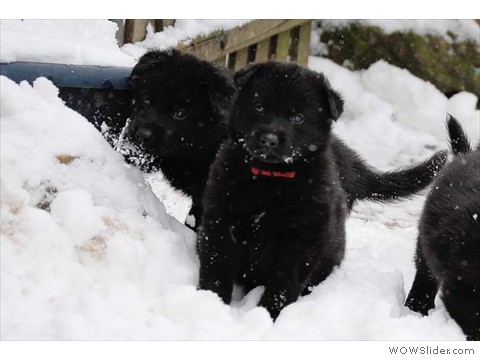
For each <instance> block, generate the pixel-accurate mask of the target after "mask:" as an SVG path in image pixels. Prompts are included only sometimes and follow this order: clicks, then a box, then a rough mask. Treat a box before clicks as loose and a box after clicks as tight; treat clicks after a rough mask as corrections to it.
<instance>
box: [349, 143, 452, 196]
mask: <svg viewBox="0 0 480 360" xmlns="http://www.w3.org/2000/svg"><path fill="white" fill-rule="evenodd" d="M446 160H447V152H446V151H439V152H437V153H435V154H434V155H433V156H432V157H431V158H430V159H428V160H426V161H424V162H422V163H420V164H417V165H414V166H411V167H406V168H403V169H396V170H393V171H387V172H379V171H377V170H375V169H372V168H366V169H365V172H364V178H363V181H362V182H363V187H362V188H363V192H362V193H361V194H358V198H357V199H358V200H373V201H388V200H396V199H401V198H408V197H409V196H411V195H414V194H416V193H417V192H419V191H420V190H422V189H424V188H426V187H427V186H428V185H429V184H430V183H431V182H432V180H433V179H434V178H435V176H437V174H438V172H439V170H440V169H441V168H442V167H443V165H445V162H446Z"/></svg>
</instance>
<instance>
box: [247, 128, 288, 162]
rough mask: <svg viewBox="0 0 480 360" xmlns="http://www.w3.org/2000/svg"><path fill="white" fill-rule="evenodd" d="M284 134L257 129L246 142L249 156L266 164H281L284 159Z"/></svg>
mask: <svg viewBox="0 0 480 360" xmlns="http://www.w3.org/2000/svg"><path fill="white" fill-rule="evenodd" d="M284 145H285V134H284V133H283V132H282V131H279V130H277V129H268V128H267V129H259V130H256V131H254V132H253V133H252V134H251V135H250V136H249V138H248V140H247V148H248V151H249V152H250V154H251V155H252V156H253V157H255V158H258V159H259V160H263V161H266V162H281V161H282V158H283V157H284V155H285V154H284V150H285V149H284V148H285V146H284Z"/></svg>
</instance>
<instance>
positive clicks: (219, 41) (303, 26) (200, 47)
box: [121, 20, 311, 70]
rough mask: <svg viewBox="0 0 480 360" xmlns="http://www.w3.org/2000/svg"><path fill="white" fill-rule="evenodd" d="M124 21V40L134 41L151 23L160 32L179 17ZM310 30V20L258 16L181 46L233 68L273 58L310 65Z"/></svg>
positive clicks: (186, 50) (143, 36)
mask: <svg viewBox="0 0 480 360" xmlns="http://www.w3.org/2000/svg"><path fill="white" fill-rule="evenodd" d="M122 23H124V28H123V29H121V30H123V34H124V35H123V42H124V43H133V42H136V41H141V40H143V39H144V38H145V36H146V27H147V25H148V23H150V24H151V25H152V27H153V29H154V31H156V32H157V31H162V30H163V29H164V28H165V27H167V26H172V25H173V24H174V23H175V20H125V21H124V22H122ZM310 32H311V21H310V20H254V21H251V22H248V23H246V24H245V25H243V26H240V27H236V28H233V29H231V30H227V31H215V32H214V33H212V34H209V35H207V36H199V37H197V38H195V39H192V40H191V41H190V42H189V43H188V44H186V45H179V46H178V48H179V49H181V50H183V51H185V52H188V53H193V54H195V55H196V56H198V57H199V58H201V59H204V60H206V61H211V62H214V63H217V64H221V65H223V66H225V67H227V68H229V69H232V70H238V69H241V68H242V67H244V66H246V65H247V64H249V63H258V62H264V61H268V60H273V59H275V60H280V61H294V62H297V63H299V64H302V65H306V64H307V62H308V56H309V54H310Z"/></svg>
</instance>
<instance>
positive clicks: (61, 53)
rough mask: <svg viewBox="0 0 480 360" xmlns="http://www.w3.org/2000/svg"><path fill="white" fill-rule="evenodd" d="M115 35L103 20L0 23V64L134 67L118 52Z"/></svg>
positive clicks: (133, 63)
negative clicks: (34, 63)
mask: <svg viewBox="0 0 480 360" xmlns="http://www.w3.org/2000/svg"><path fill="white" fill-rule="evenodd" d="M116 31H117V24H115V23H113V22H111V21H106V20H1V21H0V36H1V39H0V40H1V41H0V61H1V62H12V61H39V62H52V63H60V64H77V65H100V66H134V65H135V63H136V61H135V60H134V59H133V58H132V57H130V56H129V55H127V54H125V53H123V52H122V51H120V49H119V48H118V45H117V41H116V39H115V32H116ZM72 39H73V41H72Z"/></svg>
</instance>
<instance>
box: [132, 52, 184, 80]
mask: <svg viewBox="0 0 480 360" xmlns="http://www.w3.org/2000/svg"><path fill="white" fill-rule="evenodd" d="M177 53H178V51H177V50H174V49H171V50H165V51H159V50H153V51H149V52H147V53H145V54H144V55H143V56H142V57H141V58H140V60H139V61H138V63H137V65H135V66H134V67H133V70H132V73H131V74H130V80H132V81H135V79H137V78H138V77H140V76H143V75H146V74H148V73H150V72H151V71H152V70H154V69H155V68H156V67H159V66H161V65H162V63H164V62H165V60H166V59H168V58H171V57H172V56H175V55H176V54H177Z"/></svg>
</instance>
